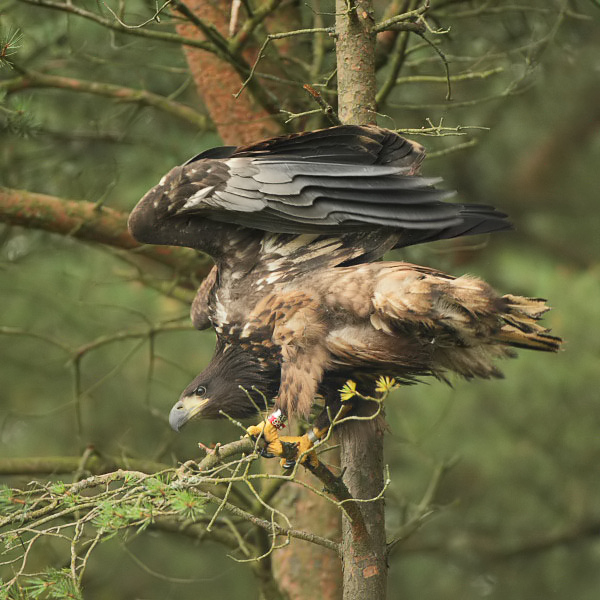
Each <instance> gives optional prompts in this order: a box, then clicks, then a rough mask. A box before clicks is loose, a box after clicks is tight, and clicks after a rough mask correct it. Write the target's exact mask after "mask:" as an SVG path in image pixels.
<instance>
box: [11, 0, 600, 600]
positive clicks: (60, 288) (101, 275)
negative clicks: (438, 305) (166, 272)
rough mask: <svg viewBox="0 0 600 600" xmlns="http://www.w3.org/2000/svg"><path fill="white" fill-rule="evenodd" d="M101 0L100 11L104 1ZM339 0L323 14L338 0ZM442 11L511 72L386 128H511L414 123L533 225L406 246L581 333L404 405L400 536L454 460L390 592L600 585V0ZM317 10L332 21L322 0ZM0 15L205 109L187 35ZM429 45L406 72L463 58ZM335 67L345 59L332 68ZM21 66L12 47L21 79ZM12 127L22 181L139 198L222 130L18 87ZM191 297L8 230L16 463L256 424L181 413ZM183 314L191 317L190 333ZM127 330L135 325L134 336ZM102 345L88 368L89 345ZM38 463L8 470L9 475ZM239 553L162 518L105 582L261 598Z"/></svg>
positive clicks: (157, 455)
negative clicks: (180, 42) (546, 308)
mask: <svg viewBox="0 0 600 600" xmlns="http://www.w3.org/2000/svg"><path fill="white" fill-rule="evenodd" d="M82 4H83V5H85V6H86V7H87V8H88V9H89V10H95V7H96V4H95V3H93V2H84V3H82ZM326 4H329V3H325V2H323V3H322V4H321V7H322V10H330V9H331V7H328V8H327V7H326V6H325V5H326ZM381 4H382V6H381V7H379V8H380V9H382V8H383V4H384V3H381ZM432 5H433V8H434V9H438V8H439V15H440V22H439V23H437V22H436V23H435V26H436V27H443V28H447V27H450V33H448V34H446V35H444V36H441V35H437V36H436V35H431V37H432V39H434V41H435V43H436V44H439V48H440V49H441V50H442V51H443V52H444V53H445V55H446V57H447V59H448V61H449V64H450V68H451V72H452V73H453V74H455V75H458V74H461V73H466V72H469V71H485V70H489V69H497V70H498V72H497V73H496V74H494V75H491V76H489V77H486V78H482V79H470V80H465V81H458V80H457V81H456V82H455V83H454V86H453V98H454V99H453V101H452V102H446V101H445V99H444V98H445V94H446V89H445V84H444V82H443V81H441V82H440V81H433V82H428V81H424V82H423V81H418V80H410V79H409V80H406V81H403V82H402V83H401V85H399V86H398V88H397V89H396V90H395V91H394V92H393V93H392V94H391V95H390V97H389V98H388V102H387V104H386V105H385V106H383V107H381V112H382V113H385V115H387V116H382V117H381V118H380V120H379V124H380V125H382V126H385V127H390V128H400V129H403V128H406V129H412V128H420V127H423V126H424V127H428V122H427V119H430V120H431V122H433V123H434V124H436V125H437V124H438V123H440V120H441V119H443V124H444V125H445V126H447V127H457V126H467V125H468V126H482V127H487V128H489V130H468V131H467V133H468V135H467V136H465V137H445V136H432V137H425V136H416V135H414V134H413V135H412V136H410V137H413V139H417V140H418V141H419V142H421V143H423V144H424V145H426V147H427V148H428V150H429V151H430V154H431V158H429V159H428V160H427V161H426V163H425V166H424V172H425V174H428V175H442V176H443V177H444V185H445V186H447V187H448V188H451V189H457V190H458V191H459V195H458V197H459V198H460V200H461V201H470V202H484V203H491V204H494V205H495V206H497V207H499V208H500V209H502V210H504V211H506V212H508V213H509V214H510V215H511V218H512V221H513V223H514V224H515V231H514V232H510V233H505V234H499V235H496V236H494V237H486V238H484V239H467V240H456V241H451V242H445V243H438V244H433V245H430V246H426V247H417V248H411V249H408V250H406V251H404V252H403V253H401V254H400V255H396V256H402V257H403V258H406V259H407V260H410V261H413V262H419V263H421V264H426V265H428V266H432V267H436V268H440V269H443V270H447V271H448V272H450V273H452V274H454V275H459V274H461V273H465V272H469V273H473V274H476V275H479V276H482V277H484V278H485V279H486V280H487V281H489V282H490V283H491V284H492V285H493V286H494V287H495V288H496V289H497V290H498V291H499V292H503V293H506V292H510V293H517V294H524V295H529V296H543V297H546V298H548V299H549V304H550V305H551V306H552V307H553V310H552V312H551V313H549V314H548V315H547V317H546V323H548V324H549V326H551V327H552V329H553V332H554V333H556V334H557V335H561V336H562V337H564V339H565V340H566V344H565V347H564V348H565V349H564V351H563V352H561V353H559V354H558V355H545V354H540V353H532V352H525V351H522V352H520V356H519V358H518V360H514V361H507V362H506V363H505V364H504V365H503V370H504V372H505V374H506V378H505V379H504V380H499V381H482V382H479V381H478V382H471V383H465V382H461V381H458V380H456V381H455V382H454V385H453V387H452V388H450V387H446V386H444V385H442V384H440V383H437V382H432V383H430V384H429V385H419V386H415V387H412V388H410V389H406V390H404V389H403V390H400V391H397V392H395V393H394V395H393V397H391V398H390V400H389V402H388V406H387V417H388V421H389V427H390V431H389V434H388V436H387V444H386V461H387V462H388V463H389V465H390V472H391V476H392V486H391V489H390V493H389V495H388V501H387V517H388V519H389V528H390V532H391V533H393V532H394V530H395V529H397V528H398V527H400V525H401V523H402V522H403V519H405V518H406V517H407V515H410V514H411V511H414V509H415V506H416V505H418V503H419V502H420V500H421V497H422V496H423V494H424V493H425V490H426V488H427V486H428V484H429V482H430V480H431V478H432V476H433V474H434V472H435V470H436V468H438V467H439V466H440V465H442V464H444V463H446V462H448V461H452V462H453V467H452V468H451V469H450V470H449V471H448V473H447V474H446V475H445V476H444V477H443V479H442V480H441V483H440V487H439V490H438V494H437V496H436V505H437V507H438V510H437V511H436V513H435V514H434V515H433V516H432V518H431V519H429V520H428V521H427V522H426V523H425V524H424V526H423V527H422V528H421V529H420V530H419V531H418V532H417V533H415V534H414V535H413V536H411V537H410V538H409V539H408V540H407V541H406V543H404V544H402V545H400V546H399V547H398V548H397V552H395V553H394V554H393V556H392V558H391V563H390V564H391V572H390V594H389V596H390V598H405V599H422V598H444V599H447V600H449V599H457V600H458V599H461V600H470V599H477V598H491V599H496V598H498V599H500V598H502V599H506V598H510V599H511V600H529V599H532V598H547V599H552V600H559V599H565V600H566V599H567V598H568V599H571V598H578V599H580V600H587V599H590V600H592V599H596V598H597V597H598V594H599V590H600V570H599V569H598V563H599V561H600V543H599V539H598V537H599V534H600V503H599V501H598V500H599V498H600V469H599V466H598V464H599V461H600V434H599V432H600V405H599V396H600V336H599V335H598V333H597V331H598V325H599V323H600V282H599V279H600V214H599V211H598V201H599V200H600V198H599V190H600V169H599V166H600V42H599V41H600V27H598V22H599V19H600V9H599V8H598V6H597V4H596V3H594V2H591V1H588V2H584V1H579V2H566V3H565V2H547V1H543V2H542V1H535V0H531V1H529V2H521V3H520V6H521V8H520V9H514V7H513V9H512V10H510V7H508V5H506V4H505V3H503V2H487V3H479V2H437V3H436V2H432ZM486 7H487V9H489V10H483V8H486ZM127 8H128V10H129V11H130V12H129V13H128V16H129V17H130V18H131V21H132V22H141V21H142V20H144V19H145V18H147V17H148V15H149V14H151V11H152V7H151V6H150V5H147V4H145V3H144V2H137V3H133V2H132V3H130V2H127ZM492 9H495V10H492ZM98 10H100V9H98ZM299 10H301V12H302V14H303V18H304V19H305V20H309V19H310V11H309V10H307V9H306V8H305V7H301V8H300V9H299ZM436 14H437V13H436ZM325 18H330V17H325ZM0 19H1V20H0V25H1V27H2V32H3V33H2V35H3V36H4V38H6V37H7V36H9V35H11V34H12V33H14V32H15V31H16V30H17V29H18V30H20V31H22V34H23V39H22V42H21V44H20V45H21V47H20V48H19V49H18V51H17V53H16V55H15V56H14V61H15V64H18V65H21V66H23V67H26V68H27V69H30V70H38V71H45V72H50V73H57V74H61V75H65V76H69V77H75V78H85V79H89V80H96V81H104V82H110V83H112V84H116V85H125V86H127V87H131V88H143V89H148V90H151V91H153V92H156V93H160V94H164V95H174V96H175V97H176V98H177V100H178V101H180V102H183V103H187V104H189V105H191V106H195V107H197V108H198V109H199V110H202V103H201V100H199V99H198V98H197V96H196V95H195V91H194V86H193V82H192V81H191V80H190V77H189V74H188V72H187V68H186V63H185V60H184V57H183V54H182V52H181V49H180V48H179V47H178V46H176V45H167V44H160V43H157V42H155V41H153V40H145V39H143V38H135V37H128V36H126V35H124V34H117V33H114V32H110V31H108V30H106V29H104V28H102V27H100V26H97V25H96V24H94V23H91V22H89V21H85V20H82V19H78V18H75V17H73V16H70V17H68V16H66V15H65V14H62V13H61V12H58V11H50V10H44V9H42V8H40V7H35V6H28V5H26V4H24V3H22V2H18V1H17V2H3V3H2V4H0ZM308 24H310V23H308ZM165 27H168V24H165ZM408 48H409V53H408V54H407V58H406V61H405V64H404V67H403V69H402V71H401V76H403V77H407V78H416V76H421V75H429V76H433V77H440V76H441V75H443V65H442V63H441V62H440V59H439V57H438V56H437V54H435V53H434V52H433V51H432V50H431V48H429V47H428V46H427V45H426V44H423V42H422V40H421V39H420V38H417V37H415V39H414V40H413V39H412V38H411V40H410V42H409V46H408ZM305 49H306V51H307V52H308V51H309V50H310V48H308V47H307V48H305ZM333 60H334V59H333V54H332V53H329V54H328V57H327V59H326V61H325V63H324V75H325V74H326V73H325V71H326V69H327V68H328V67H329V68H330V67H331V65H332V64H333ZM328 61H329V62H328ZM386 68H387V67H383V68H382V70H381V75H380V78H381V80H383V79H385V77H386V73H387V71H386ZM18 75H19V73H18V71H17V70H15V69H12V68H10V67H9V66H8V65H6V64H4V66H3V67H1V68H0V90H2V89H4V90H6V89H8V84H7V83H6V82H10V81H11V79H12V78H15V77H18ZM442 79H443V78H442ZM3 86H4V87H3ZM0 94H1V92H0ZM282 107H283V108H285V105H283V106H282ZM301 125H302V126H303V127H306V128H310V127H314V126H318V125H319V123H318V122H316V121H314V122H313V121H308V122H297V123H296V126H297V127H300V126H301ZM0 136H1V137H0V140H1V141H0V164H1V169H0V184H1V185H2V186H6V187H10V188H19V189H27V190H30V191H35V192H42V193H46V194H52V195H56V196H59V197H62V198H72V199H80V200H88V201H92V202H101V203H103V205H104V206H109V207H112V208H116V209H120V210H123V211H127V210H130V209H131V208H132V207H133V206H134V205H135V203H136V201H137V200H138V199H139V198H140V197H141V196H142V194H143V193H144V192H145V191H146V190H147V189H149V188H150V187H152V186H153V185H154V184H155V183H156V182H157V180H158V179H159V178H160V177H161V176H162V175H163V174H164V173H165V172H166V171H167V170H168V169H170V168H171V167H172V166H173V165H175V164H178V163H180V162H182V161H183V160H185V159H187V158H188V157H189V156H191V155H194V154H195V153H198V152H199V151H201V150H203V149H205V148H209V147H212V146H214V145H217V144H219V139H218V137H217V135H216V134H215V133H214V131H212V130H210V128H209V129H208V130H207V131H198V130H196V129H194V128H193V127H191V126H190V125H189V124H188V123H185V122H183V121H181V120H178V119H176V118H175V117H173V116H171V115H167V114H165V113H162V112H160V111H158V110H155V109H152V108H147V107H143V106H140V105H139V104H127V103H118V102H115V101H113V100H110V99H107V98H103V97H101V96H99V95H94V94H83V93H74V92H69V91H66V90H61V89H31V90H21V91H19V92H18V93H17V92H15V93H8V94H6V95H5V96H2V95H0ZM465 142H467V144H466V145H467V146H468V147H466V148H464V149H462V150H455V151H451V152H447V151H448V150H449V149H450V150H451V149H452V148H453V147H454V146H456V145H457V144H463V143H465ZM436 154H437V156H436ZM187 314H188V305H187V304H185V303H182V302H179V301H177V300H174V299H171V298H168V297H166V296H164V295H162V294H160V293H159V292H157V291H155V290H153V289H151V288H150V287H148V286H146V285H143V284H142V283H140V281H139V276H138V273H137V271H136V270H135V269H134V268H132V267H131V266H130V265H128V264H127V263H126V262H124V261H123V260H122V259H121V258H120V256H119V253H117V252H116V251H114V250H109V249H107V248H103V247H99V246H97V245H92V244H85V243H81V242H78V241H76V240H73V239H70V238H65V237H59V236H55V235H51V234H48V233H45V232H41V231H33V230H25V229H22V228H18V227H7V226H3V225H0V327H2V329H1V330H0V334H1V335H0V463H1V462H2V460H3V459H6V458H10V457H41V456H59V455H68V456H77V455H81V453H82V451H83V450H84V448H85V447H86V446H88V445H93V446H94V447H95V448H96V450H97V451H98V452H100V453H103V454H107V455H118V456H122V457H138V458H140V457H141V458H149V459H152V460H155V461H159V462H162V463H166V464H176V463H177V461H182V460H186V459H188V458H190V457H195V456H198V450H197V447H196V442H197V441H198V440H201V441H202V442H204V443H205V444H211V443H214V442H217V441H228V440H231V439H236V438H237V437H238V431H237V430H236V429H235V428H234V427H233V426H231V425H230V424H228V423H212V422H211V423H197V424H196V425H195V426H194V427H190V428H188V429H187V430H186V431H184V432H183V433H181V434H179V435H177V434H175V433H173V432H172V431H171V430H170V429H169V427H168V423H167V415H168V411H169V409H170V407H171V405H172V404H173V403H174V401H175V400H176V399H177V397H178V395H179V393H180V391H181V389H182V388H183V387H184V386H185V385H186V384H187V383H188V382H189V380H190V379H191V378H192V377H193V376H194V375H195V374H196V373H198V372H199V371H200V370H201V369H202V368H203V366H204V365H205V364H206V363H207V361H208V359H209V357H210V355H211V353H212V349H213V343H214V336H213V334H212V332H202V333H199V332H195V331H193V330H192V329H191V326H190V325H189V324H188V320H187ZM162 325H166V326H167V329H168V330H167V331H160V329H161V326H162ZM175 325H180V326H181V327H180V328H179V329H178V330H175V331H173V330H171V329H170V328H169V327H173V326H175ZM151 327H152V328H153V330H155V331H156V333H155V334H154V335H153V336H150V335H149V333H148V332H149V331H150V328H151ZM123 332H131V333H132V336H131V337H125V338H124V339H123V336H122V335H121V336H120V335H119V334H122V333H123ZM95 342H98V345H97V347H93V348H90V349H89V351H86V352H85V353H84V354H82V355H81V357H80V361H79V369H78V370H75V368H74V358H75V357H76V356H77V353H78V351H80V350H81V349H82V348H84V347H86V345H88V344H93V343H95ZM29 479H31V476H22V477H18V476H13V477H5V478H3V480H4V482H6V483H10V484H11V485H13V484H14V485H17V484H25V483H26V482H27V481H28V480H29ZM63 550H64V549H63ZM226 554H227V551H226V549H223V548H221V547H218V546H214V545H210V544H208V543H206V544H202V545H198V544H192V543H191V542H187V541H185V540H180V539H177V538H176V537H175V536H172V537H169V536H167V535H166V534H157V533H152V532H149V533H146V534H144V535H143V536H140V537H137V538H134V539H133V540H131V541H130V542H128V543H127V545H126V547H125V545H124V544H123V543H122V542H120V541H119V540H117V539H114V540H112V541H111V542H109V543H107V544H106V545H102V546H101V547H100V549H99V550H98V552H97V553H96V554H95V555H94V557H93V559H92V561H91V563H90V567H89V569H88V572H87V575H86V579H85V597H86V598H94V599H104V598H112V599H117V598H123V599H130V598H179V599H182V600H183V599H185V598H198V597H207V598H208V597H212V598H236V599H237V598H242V597H244V598H253V597H256V596H253V593H252V592H250V593H249V590H252V589H254V588H253V585H254V584H253V580H252V575H251V573H250V569H249V567H248V566H247V565H243V564H238V563H235V562H233V561H232V560H230V559H228V558H227V556H226ZM35 560H36V561H38V562H37V565H36V566H37V567H39V568H42V567H43V566H44V565H53V566H61V565H62V564H63V563H64V560H65V557H64V556H63V555H62V554H61V549H60V548H59V547H57V545H56V544H52V543H50V542H48V543H47V545H46V552H45V553H40V554H39V556H36V558H35ZM4 569H5V570H7V572H6V573H5V574H4V576H7V574H9V572H10V570H9V568H8V567H4ZM1 572H2V567H0V573H1ZM170 578H183V579H193V580H194V581H193V582H179V581H176V580H175V579H170ZM198 582H200V585H201V590H202V593H201V594H200V596H199V595H198V585H199V583H198Z"/></svg>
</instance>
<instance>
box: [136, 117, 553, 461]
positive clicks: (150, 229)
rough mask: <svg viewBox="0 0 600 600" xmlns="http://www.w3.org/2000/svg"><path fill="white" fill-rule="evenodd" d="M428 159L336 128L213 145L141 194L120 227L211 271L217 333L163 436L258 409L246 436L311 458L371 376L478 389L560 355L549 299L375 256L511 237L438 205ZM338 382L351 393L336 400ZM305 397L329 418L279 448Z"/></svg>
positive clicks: (473, 207)
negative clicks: (528, 354) (471, 383)
mask: <svg viewBox="0 0 600 600" xmlns="http://www.w3.org/2000/svg"><path fill="white" fill-rule="evenodd" d="M424 157H425V152H424V149H423V147H422V146H421V145H419V144H417V143H415V142H412V141H409V140H407V139H405V138H403V137H401V136H400V135H398V134H397V133H395V132H393V131H390V130H387V129H383V128H380V127H377V126H357V125H341V126H338V127H331V128H329V129H322V130H317V131H312V132H304V133H297V134H291V135H285V136H280V137H275V138H272V139H268V140H264V141H260V142H258V143H255V144H251V145H248V146H243V147H235V146H224V147H218V148H213V149H211V150H208V151H205V152H203V153H201V154H199V155H197V156H195V157H194V158H192V159H191V160H189V161H187V162H186V163H185V164H183V165H181V166H176V167H174V168H173V169H172V170H171V171H169V172H168V173H167V174H166V175H165V176H164V177H163V178H162V179H161V180H160V181H159V183H158V185H156V186H155V187H154V188H152V189H151V190H150V191H149V192H147V193H146V194H145V196H144V197H143V198H142V199H141V200H140V201H139V203H138V204H137V206H136V207H135V208H134V210H133V211H132V212H131V215H130V217H129V229H130V232H131V234H132V235H133V236H134V237H135V238H136V239H137V240H138V241H139V242H141V243H146V244H166V245H174V246H187V247H190V248H194V249H196V250H199V251H202V252H204V253H206V254H208V255H210V256H211V257H212V258H213V260H214V262H215V266H214V267H213V269H212V271H211V272H210V274H209V275H208V276H207V277H206V278H205V280H204V281H203V282H202V284H201V286H200V288H199V289H198V292H197V295H196V297H195V299H194V302H193V304H192V307H191V318H192V322H193V325H194V326H195V327H196V328H197V329H206V328H208V327H212V328H214V330H215V332H216V338H217V339H216V348H215V352H214V355H213V357H212V359H211V361H210V363H209V364H208V366H207V367H206V368H205V369H204V370H203V371H202V372H201V373H200V374H199V375H198V376H197V377H195V378H194V379H193V381H192V382H191V383H190V384H189V385H188V386H187V387H186V388H185V390H184V391H183V393H182V394H181V397H180V398H179V400H178V401H177V402H176V404H175V405H174V406H173V408H172V410H171V413H170V416H169V421H170V424H171V426H172V427H173V429H175V430H179V429H180V428H181V427H182V426H183V425H185V424H186V423H187V422H189V421H190V420H192V419H195V418H206V419H213V418H220V417H222V416H223V415H228V416H230V417H232V418H235V419H239V418H248V417H251V416H253V415H256V414H257V413H258V412H259V411H260V410H261V409H264V408H265V399H267V401H268V402H269V403H272V406H273V409H274V410H273V412H272V413H271V414H270V415H269V416H268V417H267V418H266V419H265V420H263V421H261V422H260V423H259V424H258V425H254V426H252V427H250V428H249V429H248V433H249V434H250V435H252V436H255V437H256V436H263V437H264V440H265V441H266V443H267V453H268V455H278V456H287V457H288V458H289V455H290V454H289V449H290V447H291V448H292V449H293V450H294V452H296V454H293V453H292V454H293V456H292V458H293V457H294V456H296V457H297V456H298V455H300V456H302V457H304V456H306V455H308V456H309V457H310V455H311V453H310V448H311V447H312V446H313V444H314V443H315V442H316V441H317V440H318V439H319V438H320V437H322V436H323V435H324V434H325V432H326V431H327V427H328V426H329V422H330V418H331V415H332V414H334V415H335V414H338V411H339V410H340V408H342V404H343V409H344V411H345V412H348V411H352V410H354V411H360V410H361V403H364V400H362V399H361V396H365V395H367V396H368V395H372V394H373V393H374V392H375V389H376V381H377V380H378V378H380V377H382V376H386V377H390V378H392V377H393V378H394V381H395V382H396V383H398V384H412V383H415V382H418V381H420V380H422V379H423V378H427V377H434V378H437V379H441V380H444V381H446V380H447V375H448V373H457V374H458V375H460V376H462V377H464V378H466V379H471V378H475V377H479V378H484V379H488V378H492V377H501V376H502V373H501V371H500V370H499V369H498V367H497V366H496V364H495V361H496V359H499V358H503V357H511V356H513V355H514V349H515V348H526V349H532V350H541V351H546V352H556V351H557V350H558V349H559V346H560V343H561V340H560V338H558V337H555V336H553V335H551V334H550V332H549V330H548V329H547V328H545V327H544V326H543V325H541V324H540V323H539V319H540V317H541V316H542V314H543V313H544V312H546V311H547V310H548V307H547V306H546V304H545V300H544V299H541V298H526V297H522V296H516V295H512V294H506V295H499V294H498V293H496V292H495V291H494V290H493V289H492V288H491V286H489V285H488V284H487V283H485V282H484V281H482V280H481V279H478V278H475V277H471V276H466V275H463V276H460V277H454V276H452V275H448V274H445V273H442V272H440V271H437V270H435V269H431V268H427V267H423V266H417V265H413V264H409V263H406V262H400V261H383V260H381V259H382V257H383V255H384V254H385V253H386V252H388V251H389V250H392V249H394V248H402V247H406V246H410V245H413V244H420V243H424V242H430V241H434V240H441V239H449V238H455V237H459V236H466V235H475V234H482V233H492V232H496V231H503V230H507V229H510V228H511V225H510V223H509V221H508V219H507V215H506V214H504V213H502V212H500V211H498V210H496V209H495V208H493V207H491V206H487V205H483V204H461V203H456V202H450V201H448V200H449V198H450V197H451V196H452V195H453V192H448V191H446V190H443V189H439V188H437V187H436V185H437V184H438V183H439V182H440V179H439V178H430V177H423V176H421V175H420V174H419V170H420V165H421V163H422V161H423V159H424ZM348 380H352V381H353V382H356V383H357V385H359V387H360V390H361V394H360V395H357V396H355V397H353V398H350V399H347V401H346V402H345V403H343V402H342V400H341V398H340V389H341V388H342V387H343V386H344V384H345V383H346V382H347V381H348ZM347 395H348V396H352V394H347ZM316 398H319V399H321V400H322V402H323V406H324V407H323V410H322V412H321V414H320V415H319V416H318V417H317V418H316V420H315V421H314V426H313V428H312V429H310V430H309V431H308V433H307V434H305V435H304V436H301V437H298V438H291V437H287V438H286V437H284V436H281V437H280V436H279V430H280V429H281V428H282V427H284V426H285V422H286V420H287V419H288V418H291V417H304V418H306V417H307V416H308V415H309V413H310V411H311V408H312V407H313V404H314V403H315V399H316ZM270 405H271V404H270ZM269 410H270V409H269ZM310 460H314V458H311V459H310Z"/></svg>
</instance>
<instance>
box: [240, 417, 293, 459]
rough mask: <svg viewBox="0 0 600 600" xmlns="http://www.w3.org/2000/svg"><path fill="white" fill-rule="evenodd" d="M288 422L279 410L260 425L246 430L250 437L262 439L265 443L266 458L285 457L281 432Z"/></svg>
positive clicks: (264, 454)
mask: <svg viewBox="0 0 600 600" xmlns="http://www.w3.org/2000/svg"><path fill="white" fill-rule="evenodd" d="M286 421H287V417H286V416H285V414H284V413H283V412H282V411H281V409H277V410H276V411H275V412H273V413H271V414H270V415H269V416H268V417H267V418H266V419H265V420H264V421H262V422H260V423H259V424H258V425H252V426H250V427H248V429H246V433H247V434H248V435H249V436H250V437H253V438H259V437H262V439H263V440H264V441H265V443H266V447H265V449H264V451H263V453H262V454H263V456H264V457H265V458H272V457H273V456H284V446H283V445H282V443H281V438H280V437H279V431H280V430H281V429H283V428H284V427H285V423H286Z"/></svg>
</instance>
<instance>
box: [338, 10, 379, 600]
mask: <svg viewBox="0 0 600 600" xmlns="http://www.w3.org/2000/svg"><path fill="white" fill-rule="evenodd" d="M348 7H349V4H348V2H347V0H337V2H336V13H337V17H336V33H337V35H338V38H337V67H338V72H337V77H338V102H339V107H338V112H339V117H340V120H341V121H342V122H343V123H353V124H359V125H366V124H369V123H375V117H376V113H375V111H376V106H375V92H376V82H375V35H374V33H373V23H374V22H373V5H372V2H371V1H370V0H368V1H365V0H354V2H352V1H351V3H350V7H351V10H348ZM383 432H384V429H383V427H382V426H380V424H379V423H377V422H374V423H372V424H371V426H367V425H366V423H364V422H362V423H350V424H348V425H346V426H345V427H343V428H342V429H341V431H340V432H339V435H340V440H341V466H342V471H343V472H344V482H345V484H346V486H347V487H348V489H349V491H350V493H351V494H352V496H353V497H354V498H357V499H368V498H374V497H376V496H377V495H378V494H379V493H380V492H381V490H382V488H383ZM358 506H359V508H360V510H361V512H362V515H363V519H364V523H365V526H366V527H365V528H361V527H357V525H356V523H351V522H350V521H349V520H348V519H346V518H344V519H343V522H342V569H343V589H344V593H343V597H344V599H346V600H375V599H377V600H382V599H383V598H385V596H386V586H387V570H388V569H387V562H386V556H385V553H386V539H385V512H384V502H383V499H380V500H377V501H375V502H365V503H359V504H358Z"/></svg>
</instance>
